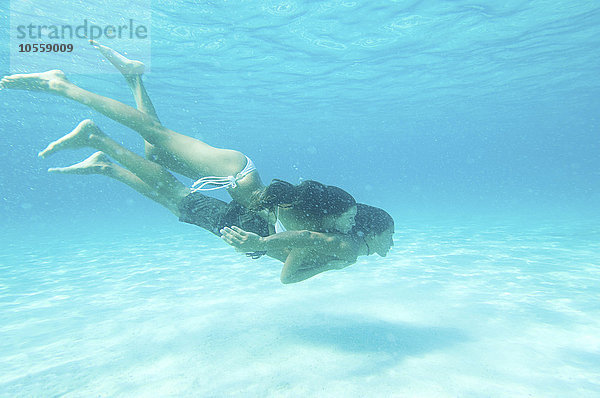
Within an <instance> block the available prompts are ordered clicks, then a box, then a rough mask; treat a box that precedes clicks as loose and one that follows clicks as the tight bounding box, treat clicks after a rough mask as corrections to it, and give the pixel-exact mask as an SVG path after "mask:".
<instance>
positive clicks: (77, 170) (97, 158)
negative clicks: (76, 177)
mask: <svg viewBox="0 0 600 398" xmlns="http://www.w3.org/2000/svg"><path fill="white" fill-rule="evenodd" d="M114 165H115V164H114V163H113V162H111V161H110V159H109V158H108V156H106V154H104V152H100V151H98V152H96V153H94V154H93V155H92V156H90V157H89V158H87V159H85V160H84V161H82V162H79V163H77V164H74V165H73V166H69V167H53V168H50V169H48V171H49V172H50V173H61V174H107V172H108V171H110V170H111V169H112V167H113V166H114Z"/></svg>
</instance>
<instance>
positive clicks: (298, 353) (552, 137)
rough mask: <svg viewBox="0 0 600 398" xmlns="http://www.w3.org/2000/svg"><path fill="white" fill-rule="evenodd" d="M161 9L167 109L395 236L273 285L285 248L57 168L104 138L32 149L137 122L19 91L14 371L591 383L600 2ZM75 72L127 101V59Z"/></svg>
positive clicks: (11, 279) (177, 389) (122, 388)
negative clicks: (378, 249)
mask: <svg viewBox="0 0 600 398" xmlns="http://www.w3.org/2000/svg"><path fill="white" fill-rule="evenodd" d="M2 4H3V6H2V10H3V11H4V10H6V9H7V6H6V4H7V3H2ZM117 11H118V10H115V12H117ZM152 11H153V21H152V70H151V72H150V73H148V74H147V76H146V78H145V82H146V85H147V88H148V91H149V92H150V95H151V97H152V99H153V101H154V103H155V106H156V108H157V111H158V114H159V116H160V118H161V120H162V122H163V123H164V124H165V125H166V126H168V127H169V128H171V129H173V130H175V131H178V132H181V133H184V134H188V135H192V136H195V137H197V138H200V139H203V140H205V141H206V142H208V143H210V144H212V145H215V146H221V147H228V148H235V149H239V150H241V151H243V152H244V153H246V154H248V155H249V156H250V157H251V158H252V159H253V160H254V161H255V163H256V164H257V166H258V168H259V170H260V171H261V175H262V176H263V179H264V180H267V181H268V180H269V179H271V178H284V179H287V180H289V181H292V182H298V181H299V179H301V178H305V179H307V178H311V179H316V180H319V181H323V182H326V183H330V184H335V185H339V186H341V187H343V188H345V189H347V190H348V191H350V192H351V193H352V194H353V195H354V196H355V197H356V198H357V199H358V200H359V201H362V202H365V203H369V204H373V205H377V206H381V207H383V208H385V209H386V210H388V211H389V212H390V213H392V215H393V216H394V218H395V219H396V227H397V234H396V238H395V244H396V247H395V248H394V250H393V251H392V253H391V255H390V257H388V258H386V259H375V258H373V257H369V258H367V259H362V260H361V261H359V263H358V264H357V265H356V266H354V267H351V268H349V269H347V270H344V271H343V272H339V273H335V274H333V273H328V274H325V275H322V276H320V277H317V278H315V279H312V280H310V281H307V282H304V283H302V284H298V285H293V286H285V287H284V286H281V285H279V282H278V281H277V276H278V272H279V269H280V268H279V267H280V265H279V264H278V263H276V262H275V261H269V260H261V261H260V262H248V261H247V260H246V259H244V258H243V257H239V256H237V255H236V254H235V253H233V252H232V251H231V250H229V248H227V247H224V245H223V244H221V242H219V241H218V240H215V239H214V238H213V237H212V236H210V235H208V234H203V233H202V232H199V231H198V229H197V228H195V227H192V226H188V225H183V224H180V223H177V221H176V220H175V219H174V218H173V216H172V215H171V214H170V213H169V212H168V211H166V210H164V209H162V208H161V207H160V206H158V205H156V204H154V203H152V202H150V201H148V200H147V199H145V198H143V197H141V196H139V195H138V194H136V193H134V192H132V191H131V190H130V189H129V188H127V187H124V186H121V185H119V184H118V183H116V182H114V181H110V180H109V179H107V178H104V177H100V176H84V177H82V176H62V175H48V174H47V173H46V171H45V170H46V168H47V167H52V166H64V165H70V164H72V163H75V162H77V161H80V160H82V159H83V158H85V157H86V156H87V155H89V154H90V153H91V152H92V151H91V150H78V151H71V152H67V151H65V152H63V153H60V154H57V155H55V156H54V157H52V158H50V159H49V160H40V159H38V158H37V156H36V155H37V153H38V152H39V151H40V150H41V149H43V148H44V147H45V146H46V145H47V143H49V142H50V141H52V140H55V139H56V138H58V137H60V136H62V135H64V134H65V133H67V132H68V131H70V130H71V129H72V128H73V127H74V126H76V125H77V123H78V122H79V121H81V120H82V119H84V118H87V117H90V118H92V119H94V120H95V121H96V122H97V124H98V125H100V127H101V128H102V129H103V130H104V131H106V132H107V133H108V134H109V135H110V136H112V137H114V138H115V139H117V140H118V141H120V142H123V144H124V145H126V146H128V147H130V148H132V149H135V150H136V151H137V152H138V153H141V141H140V139H139V138H137V137H136V135H135V134H134V133H133V132H131V131H129V130H128V129H126V128H124V127H122V126H119V125H118V124H116V123H114V122H112V121H110V120H107V119H106V118H105V117H102V116H100V115H98V114H96V113H95V112H92V111H90V110H88V109H86V108H85V107H83V106H82V105H79V104H76V103H73V102H70V101H67V100H64V99H61V98H58V97H53V96H49V95H44V94H39V93H33V94H31V93H26V92H18V91H4V90H3V91H2V92H0V106H1V107H2V110H3V112H2V116H0V131H2V135H3V137H2V140H0V153H1V154H2V156H3V166H2V170H1V171H0V176H1V179H0V190H1V193H2V200H1V201H0V216H1V218H2V221H3V223H2V225H3V227H4V228H3V231H2V236H0V238H1V240H0V241H1V242H2V243H1V244H0V247H1V248H2V251H3V253H2V255H1V256H0V260H1V263H0V265H1V266H2V268H1V269H0V305H1V306H2V310H3V312H2V318H1V319H2V324H1V325H0V333H2V335H3V339H2V341H3V343H2V345H0V353H1V354H2V355H0V357H1V358H0V364H2V365H3V366H4V368H5V369H8V371H6V373H5V374H4V376H3V377H0V392H1V391H3V389H4V391H6V392H7V393H9V395H11V396H14V395H19V394H18V393H19V392H21V394H22V395H23V396H42V395H43V394H42V393H41V391H51V392H52V393H53V394H55V395H61V394H65V395H66V396H86V395H88V396H89V395H100V394H105V395H108V396H119V395H122V396H152V394H153V393H156V391H162V392H163V394H162V395H163V396H169V395H171V396H178V395H179V396H181V395H182V394H183V395H186V394H187V395H190V393H191V392H192V393H197V394H200V395H199V396H224V395H229V396H235V395H236V394H237V395H239V396H318V395H321V396H342V395H347V396H365V394H370V395H371V396H393V395H392V394H394V393H396V394H400V392H402V394H403V396H419V397H423V396H458V395H461V396H462V395H465V396H473V397H479V396H527V395H531V396H567V395H569V394H572V396H590V397H591V396H594V394H597V393H598V392H599V391H600V380H598V377H597V374H598V371H599V369H600V340H598V337H597V336H599V335H600V324H599V323H598V321H597V319H600V318H599V315H600V314H599V309H598V307H597V293H598V286H599V285H598V284H599V283H600V280H599V278H598V264H599V263H600V260H599V258H600V255H599V252H600V248H599V244H598V242H599V241H600V227H599V223H598V216H599V214H598V204H599V203H600V184H599V182H600V160H599V159H600V158H599V156H598V154H599V150H600V140H599V138H600V137H599V125H600V121H599V120H598V111H599V110H600V109H599V105H600V101H599V98H600V75H599V74H598V72H599V71H600V53H599V52H598V48H600V8H599V7H598V6H597V5H596V4H595V3H594V2H582V1H576V2H573V1H552V2H548V1H503V2H500V1H493V2H467V1H452V2H450V1H444V2H427V1H414V2H405V1H323V2H308V1H307V2H301V1H210V2H208V1H207V2H200V3H197V2H183V1H169V2H163V1H154V2H153V3H152ZM0 21H1V25H0V34H1V37H2V43H1V46H0V71H2V73H3V74H7V73H8V72H9V70H8V68H9V66H8V58H7V57H8V44H9V43H8V30H7V29H8V19H7V16H6V14H5V13H4V12H3V13H2V15H1V16H0ZM99 62H100V58H99ZM69 77H70V79H71V80H72V81H73V82H75V83H77V84H79V85H81V86H82V87H84V88H87V89H89V90H91V91H95V92H98V93H101V94H103V95H107V96H109V97H112V98H116V99H120V100H122V101H124V102H126V103H128V104H133V101H132V99H131V95H130V93H129V91H128V89H127V86H126V85H125V83H124V81H122V79H121V78H120V77H119V76H118V75H100V76H97V75H93V74H90V75H72V76H69ZM221 197H223V196H221ZM315 303H317V304H319V303H323V305H315ZM324 303H326V304H324ZM174 325H175V326H174ZM145 342H148V343H145ZM314 359H317V360H318V363H315V362H314V361H313V360H314ZM250 364H252V365H253V366H250ZM75 375H76V376H75ZM206 380H210V381H211V382H210V383H207V382H206ZM573 394H574V395H573ZM0 395H1V394H0Z"/></svg>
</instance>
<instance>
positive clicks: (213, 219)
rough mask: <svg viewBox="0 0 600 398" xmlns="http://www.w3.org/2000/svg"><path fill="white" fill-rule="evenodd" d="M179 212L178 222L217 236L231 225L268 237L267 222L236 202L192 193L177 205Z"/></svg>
mask: <svg viewBox="0 0 600 398" xmlns="http://www.w3.org/2000/svg"><path fill="white" fill-rule="evenodd" d="M179 211H180V216H179V221H183V222H186V223H188V224H194V225H197V226H199V227H201V228H204V229H206V230H207V231H209V232H212V233H213V234H215V235H218V236H221V234H220V233H219V231H220V230H221V228H223V227H231V226H233V225H236V226H238V227H240V228H241V229H243V230H245V231H249V232H254V233H255V234H257V235H260V236H269V225H268V224H267V222H266V221H265V220H264V219H262V218H261V217H259V216H258V214H256V213H255V212H253V211H251V210H248V209H247V208H245V207H244V206H242V205H240V204H239V203H237V202H236V201H231V202H229V203H227V202H223V201H222V200H219V199H216V198H211V197H210V196H206V195H203V194H201V193H200V192H193V193H190V194H189V195H188V196H186V197H185V198H184V199H183V200H182V201H181V202H180V203H179Z"/></svg>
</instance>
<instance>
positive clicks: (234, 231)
mask: <svg viewBox="0 0 600 398" xmlns="http://www.w3.org/2000/svg"><path fill="white" fill-rule="evenodd" d="M220 232H221V239H223V240H224V241H225V242H227V244H229V245H231V246H233V247H235V249H236V250H237V251H239V252H255V251H260V250H265V247H264V246H265V245H264V242H263V238H262V237H261V236H259V235H257V234H255V233H253V232H247V231H244V230H243V229H241V228H240V227H236V226H235V225H234V226H232V227H231V228H229V227H225V228H223V229H221V231H220Z"/></svg>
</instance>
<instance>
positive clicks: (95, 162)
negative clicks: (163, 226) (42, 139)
mask: <svg viewBox="0 0 600 398" xmlns="http://www.w3.org/2000/svg"><path fill="white" fill-rule="evenodd" d="M48 171H49V172H50V173H61V174H85V175H87V174H101V175H105V176H108V177H110V178H113V179H115V180H117V181H121V182H122V183H124V184H126V185H128V186H130V187H131V188H133V189H135V190H136V191H137V192H139V193H141V194H142V195H144V196H146V197H147V198H150V199H152V200H153V201H155V202H157V203H160V204H161V205H163V206H164V207H166V208H167V209H169V210H170V211H171V212H172V213H173V214H175V215H176V216H177V217H179V209H178V207H177V204H176V203H173V202H172V201H171V199H170V198H166V197H164V196H161V195H160V194H159V193H158V192H157V191H156V190H154V189H152V187H151V186H150V185H148V184H146V183H145V182H144V181H142V180H141V179H140V178H139V177H137V176H136V175H135V174H133V173H132V172H131V171H129V170H127V169H124V168H123V167H121V166H119V165H117V164H115V163H113V162H111V161H110V159H108V157H107V156H106V155H105V154H104V153H102V152H96V153H94V154H93V155H92V156H90V157H89V158H87V159H85V160H84V161H82V162H79V163H77V164H74V165H73V166H69V167H54V168H50V169H48Z"/></svg>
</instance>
